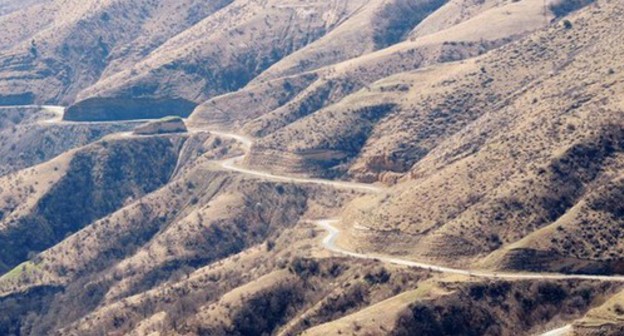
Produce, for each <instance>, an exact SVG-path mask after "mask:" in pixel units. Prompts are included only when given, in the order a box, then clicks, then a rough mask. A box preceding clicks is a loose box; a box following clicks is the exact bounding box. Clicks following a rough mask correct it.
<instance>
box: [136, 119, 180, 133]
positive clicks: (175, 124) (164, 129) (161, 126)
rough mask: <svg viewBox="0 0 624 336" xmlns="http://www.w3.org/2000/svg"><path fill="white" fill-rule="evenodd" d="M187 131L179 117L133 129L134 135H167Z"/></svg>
mask: <svg viewBox="0 0 624 336" xmlns="http://www.w3.org/2000/svg"><path fill="white" fill-rule="evenodd" d="M186 131H187V129H186V125H185V124H184V120H182V118H179V117H167V118H163V119H160V120H156V121H153V122H149V123H147V124H143V125H141V126H139V127H137V128H135V129H134V134H136V135H154V134H168V133H185V132H186Z"/></svg>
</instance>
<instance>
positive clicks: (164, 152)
mask: <svg viewBox="0 0 624 336" xmlns="http://www.w3.org/2000/svg"><path fill="white" fill-rule="evenodd" d="M176 142H179V141H176V139H167V138H152V139H140V140H132V141H112V142H108V141H103V142H99V143H97V144H95V145H92V146H90V147H87V148H85V149H82V150H80V151H78V152H76V153H75V154H74V155H73V156H72V158H71V161H70V163H69V164H68V167H67V170H66V172H65V173H64V175H63V176H62V177H61V178H60V179H59V180H58V181H57V182H56V183H55V184H54V185H53V186H52V187H50V189H49V190H48V191H47V192H46V193H45V194H44V195H42V196H41V197H40V198H39V199H38V200H36V204H34V205H33V207H32V209H30V210H29V211H27V212H26V213H23V214H20V215H17V216H15V214H14V213H13V211H14V210H15V209H12V206H11V204H7V206H9V208H6V207H4V208H3V210H2V213H3V219H5V220H6V219H7V218H9V219H10V221H9V222H5V224H4V226H3V228H2V232H1V233H0V240H2V242H3V243H2V245H3V248H2V257H1V258H0V259H1V260H2V270H1V272H2V273H5V272H6V271H8V270H9V269H11V268H13V267H15V266H16V265H17V264H19V263H21V262H23V261H25V260H26V259H27V258H28V257H30V255H31V254H36V253H37V252H39V251H43V250H45V249H47V248H49V247H51V246H53V245H54V244H56V243H58V242H59V241H61V240H63V239H64V238H65V237H66V236H67V235H69V234H72V233H74V232H76V231H78V230H80V229H81V228H83V227H84V226H86V225H88V224H90V223H91V222H93V221H94V220H96V219H99V218H102V217H104V216H106V215H108V214H110V213H111V212H113V211H115V210H117V209H118V208H120V207H121V206H122V205H123V204H124V203H125V202H127V201H128V199H132V198H136V197H140V196H142V195H144V194H146V193H149V192H151V191H154V190H155V189H157V188H159V187H160V186H162V185H164V184H165V183H166V182H167V181H168V180H169V177H170V176H171V174H172V172H173V169H174V168H175V165H176V162H177V151H178V150H179V146H180V144H179V143H176ZM139 168H140V169H139ZM5 180H7V181H6V183H5V187H11V184H12V183H15V182H11V180H12V176H9V177H7V178H6V179H5ZM18 183H20V184H23V186H20V187H23V188H24V190H23V192H26V193H28V192H29V190H32V186H29V185H28V184H27V183H28V181H18ZM12 187H15V185H13V186H12ZM9 192H11V191H10V190H7V191H6V193H9Z"/></svg>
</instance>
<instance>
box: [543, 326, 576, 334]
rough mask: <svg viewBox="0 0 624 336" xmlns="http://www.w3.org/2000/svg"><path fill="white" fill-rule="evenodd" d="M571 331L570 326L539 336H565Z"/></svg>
mask: <svg viewBox="0 0 624 336" xmlns="http://www.w3.org/2000/svg"><path fill="white" fill-rule="evenodd" d="M571 331H572V326H571V325H567V326H565V327H562V328H559V329H555V330H551V331H549V332H546V333H543V334H541V335H539V336H566V335H569V334H570V332H571Z"/></svg>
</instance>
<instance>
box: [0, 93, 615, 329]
mask: <svg viewBox="0 0 624 336" xmlns="http://www.w3.org/2000/svg"><path fill="white" fill-rule="evenodd" d="M21 107H31V108H39V109H46V110H48V111H50V112H54V117H53V118H50V119H47V120H44V121H40V122H42V123H48V124H53V123H61V122H63V121H62V114H63V111H64V108H63V107H61V106H39V105H29V106H21ZM2 108H10V107H0V109H2ZM124 122H126V121H124ZM199 132H210V133H212V134H213V135H217V136H221V137H224V138H230V139H234V140H236V141H238V142H240V143H241V144H242V145H243V147H244V148H245V152H246V153H245V154H244V155H241V156H238V157H234V158H230V159H227V160H223V161H219V164H220V166H221V167H222V168H223V169H225V170H229V171H232V172H236V173H240V174H246V175H249V176H254V177H260V178H265V179H271V180H277V181H284V182H288V183H304V184H317V185H323V186H331V187H336V188H343V189H352V190H358V191H363V192H372V193H379V192H382V191H383V190H384V189H383V188H381V187H379V186H375V185H370V184H363V183H353V182H343V181H335V180H324V179H317V178H303V177H291V176H283V175H276V174H273V173H269V172H264V171H259V170H254V169H250V168H244V167H241V166H240V165H239V163H240V162H241V161H242V160H243V159H244V158H245V156H246V155H247V153H248V152H249V150H250V149H251V147H252V146H253V140H252V139H251V138H248V137H245V136H242V135H239V134H234V133H227V132H221V131H215V130H210V129H207V128H198V127H189V133H199ZM339 221H340V220H339V219H318V220H315V221H312V222H313V223H314V224H316V225H318V226H319V227H320V228H322V229H323V230H325V231H326V232H327V236H325V238H324V239H323V240H322V242H321V244H322V246H323V247H324V248H325V249H327V250H329V251H331V252H333V253H336V254H340V255H344V256H348V257H352V258H358V259H370V260H378V261H381V262H384V263H388V264H394V265H400V266H407V267H415V268H420V269H425V270H430V271H433V272H439V273H445V274H456V275H464V276H469V277H477V278H487V279H505V280H596V281H611V282H624V276H619V275H617V276H606V275H584V274H557V273H513V272H495V271H487V270H476V269H458V268H451V267H446V266H441V265H435V264H428V263H424V262H418V261H413V260H407V259H401V258H397V257H392V256H384V255H377V254H365V253H356V252H353V251H349V250H346V249H344V248H341V247H339V246H338V245H337V244H336V241H337V239H338V236H339V235H340V230H339V229H338V228H337V227H336V226H335V225H336V223H338V222H339ZM570 331H572V327H571V326H570V325H566V326H564V327H562V328H559V329H555V330H552V331H549V332H547V333H544V334H542V335H541V336H563V335H567V334H568V333H569V332H570Z"/></svg>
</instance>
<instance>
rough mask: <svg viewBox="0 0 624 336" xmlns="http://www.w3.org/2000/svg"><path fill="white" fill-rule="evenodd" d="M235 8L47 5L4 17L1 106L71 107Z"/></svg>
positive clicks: (115, 0)
mask: <svg viewBox="0 0 624 336" xmlns="http://www.w3.org/2000/svg"><path fill="white" fill-rule="evenodd" d="M227 4H228V1H225V0H224V1H218V0H217V1H210V2H208V4H206V3H205V2H202V1H192V0H189V1H183V2H180V1H165V2H162V1H161V2H154V1H148V0H145V1H139V2H136V1H123V0H107V1H75V0H71V1H69V0H68V1H64V0H55V1H48V2H40V3H37V4H36V5H32V6H27V7H24V8H22V9H19V10H16V11H14V12H12V13H10V14H8V15H4V16H1V17H0V25H2V27H5V29H3V31H2V32H1V33H0V42H1V43H0V45H2V48H3V49H4V50H3V52H2V57H1V58H0V64H2V71H1V72H0V104H3V105H5V104H16V103H20V104H24V103H32V102H33V101H36V102H55V103H67V102H69V101H73V99H74V98H75V96H76V94H77V93H78V92H79V91H81V90H82V89H84V88H86V87H87V86H89V85H91V84H93V83H95V82H96V81H98V80H99V79H100V78H102V77H108V76H109V75H111V74H112V73H116V72H118V71H119V70H120V69H125V68H127V67H129V66H130V65H133V64H134V63H136V62H138V61H139V60H140V59H142V58H144V57H145V56H146V55H148V54H149V53H151V52H152V51H153V50H154V49H156V48H157V47H159V46H160V45H161V44H163V43H164V42H165V41H167V40H169V39H170V38H171V37H173V36H175V35H177V34H179V33H180V32H182V31H184V30H186V29H187V28H189V27H191V26H192V25H194V24H195V23H197V22H198V21H200V20H201V19H203V18H204V17H206V16H208V15H210V14H213V13H214V12H215V11H217V10H219V9H220V8H222V7H223V6H225V5H227Z"/></svg>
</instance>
